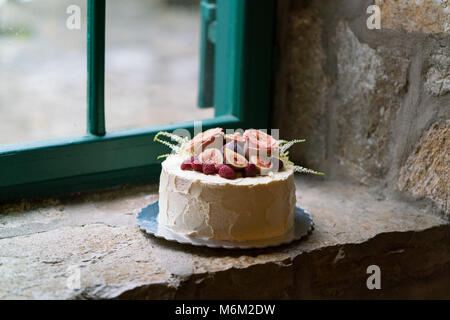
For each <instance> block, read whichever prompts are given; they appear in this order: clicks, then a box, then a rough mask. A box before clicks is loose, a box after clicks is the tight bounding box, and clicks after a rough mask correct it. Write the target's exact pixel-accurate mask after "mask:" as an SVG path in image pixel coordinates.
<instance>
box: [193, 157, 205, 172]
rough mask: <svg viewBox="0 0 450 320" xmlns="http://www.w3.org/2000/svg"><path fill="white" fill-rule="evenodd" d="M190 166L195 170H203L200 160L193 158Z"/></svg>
mask: <svg viewBox="0 0 450 320" xmlns="http://www.w3.org/2000/svg"><path fill="white" fill-rule="evenodd" d="M192 168H193V169H194V170H195V171H198V172H202V171H203V164H202V163H201V162H200V161H198V160H195V161H194V162H192Z"/></svg>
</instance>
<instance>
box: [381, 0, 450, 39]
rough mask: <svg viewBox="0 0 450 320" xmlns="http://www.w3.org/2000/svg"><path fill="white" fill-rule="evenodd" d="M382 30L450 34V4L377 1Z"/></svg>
mask: <svg viewBox="0 0 450 320" xmlns="http://www.w3.org/2000/svg"><path fill="white" fill-rule="evenodd" d="M375 4H376V5H378V6H379V7H380V10H381V28H382V29H391V30H405V31H407V32H421V33H450V3H448V1H446V0H376V1H375Z"/></svg>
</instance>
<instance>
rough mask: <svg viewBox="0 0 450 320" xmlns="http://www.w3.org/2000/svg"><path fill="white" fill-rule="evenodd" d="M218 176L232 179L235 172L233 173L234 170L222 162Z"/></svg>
mask: <svg viewBox="0 0 450 320" xmlns="http://www.w3.org/2000/svg"><path fill="white" fill-rule="evenodd" d="M219 176H221V177H222V178H225V179H234V177H235V176H236V174H235V173H234V170H233V169H232V168H231V167H229V166H227V165H226V164H224V165H222V166H221V167H220V170H219Z"/></svg>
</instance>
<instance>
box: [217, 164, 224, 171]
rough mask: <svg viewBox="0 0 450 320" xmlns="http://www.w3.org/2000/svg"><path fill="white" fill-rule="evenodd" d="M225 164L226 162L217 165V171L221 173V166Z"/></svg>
mask: <svg viewBox="0 0 450 320" xmlns="http://www.w3.org/2000/svg"><path fill="white" fill-rule="evenodd" d="M223 165H224V164H218V165H217V166H216V173H219V170H220V168H222V166H223Z"/></svg>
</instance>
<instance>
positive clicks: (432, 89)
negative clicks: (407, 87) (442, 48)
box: [424, 41, 450, 96]
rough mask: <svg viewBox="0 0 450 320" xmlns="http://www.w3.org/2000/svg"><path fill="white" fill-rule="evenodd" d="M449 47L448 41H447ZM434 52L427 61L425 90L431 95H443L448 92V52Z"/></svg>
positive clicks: (449, 55) (449, 79)
mask: <svg viewBox="0 0 450 320" xmlns="http://www.w3.org/2000/svg"><path fill="white" fill-rule="evenodd" d="M449 47H450V41H449ZM448 51H449V50H447V54H445V53H444V52H442V54H441V53H439V54H434V55H433V56H432V57H431V58H430V61H429V64H430V66H429V68H428V71H427V72H426V77H425V84H424V86H425V90H427V92H428V93H429V94H431V95H433V96H443V95H446V94H447V93H449V92H450V52H448Z"/></svg>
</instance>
